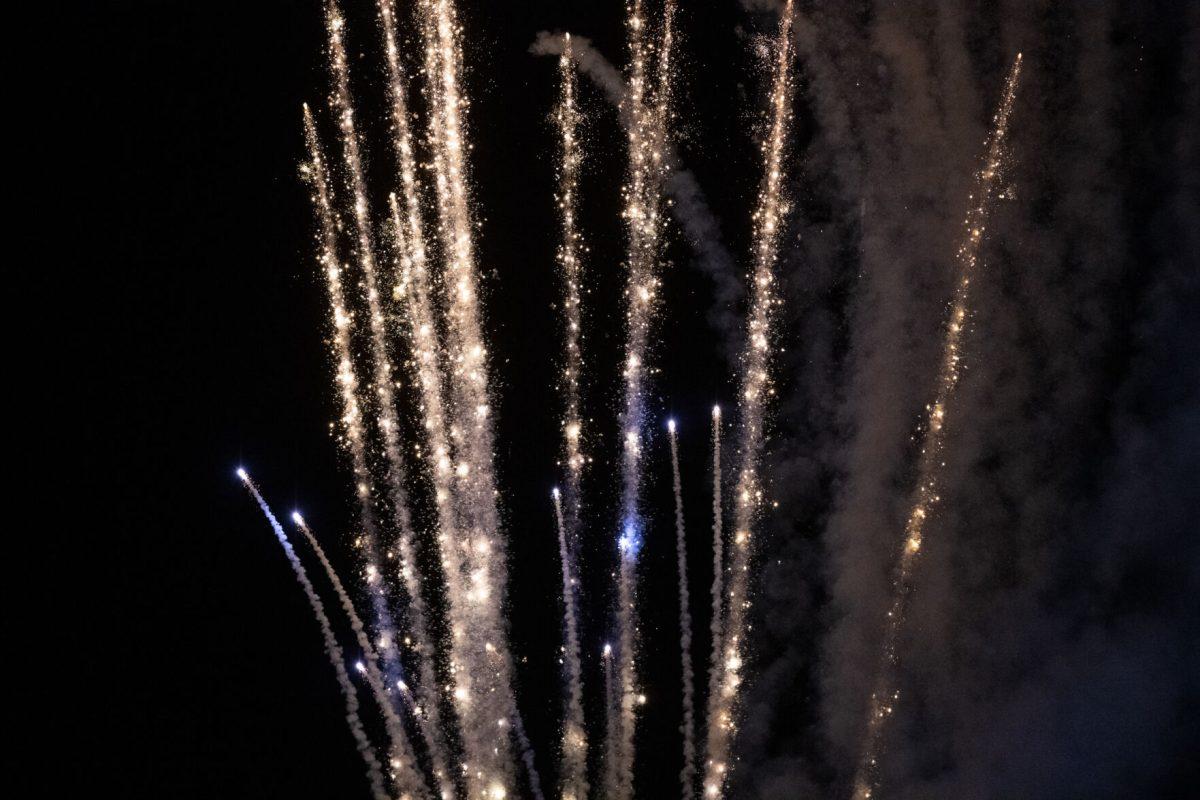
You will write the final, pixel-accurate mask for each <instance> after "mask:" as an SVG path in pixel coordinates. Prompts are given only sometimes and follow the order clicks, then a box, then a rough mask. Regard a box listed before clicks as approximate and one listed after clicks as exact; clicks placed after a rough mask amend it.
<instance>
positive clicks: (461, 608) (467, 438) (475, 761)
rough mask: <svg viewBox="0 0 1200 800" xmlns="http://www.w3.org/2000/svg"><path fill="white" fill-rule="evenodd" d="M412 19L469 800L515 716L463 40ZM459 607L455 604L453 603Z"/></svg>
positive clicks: (498, 789) (506, 760)
mask: <svg viewBox="0 0 1200 800" xmlns="http://www.w3.org/2000/svg"><path fill="white" fill-rule="evenodd" d="M416 10H417V17H418V21H419V27H420V32H421V38H422V42H423V46H424V54H425V58H424V63H425V75H426V79H427V81H426V87H425V88H426V91H427V93H428V94H427V100H428V107H429V109H430V115H429V137H428V141H429V147H430V152H431V153H432V156H433V158H432V162H433V172H434V189H435V199H436V205H437V218H438V230H439V235H440V239H441V243H442V257H443V275H444V289H445V292H444V304H443V308H442V316H443V318H444V320H445V332H446V349H447V356H446V358H445V359H444V364H445V366H446V368H447V370H448V372H449V385H450V392H449V395H450V403H449V412H450V414H449V416H450V425H449V430H450V434H451V445H452V446H453V447H454V448H455V456H456V462H457V463H455V465H454V474H455V486H454V488H455V491H454V496H455V498H456V500H457V506H458V509H459V512H460V515H461V520H460V526H459V528H458V530H456V531H455V536H456V537H457V541H455V542H453V543H452V544H453V545H454V546H457V547H458V549H459V558H460V559H461V563H462V567H463V569H464V572H465V578H466V586H465V587H464V591H463V592H462V593H461V594H460V596H459V597H458V598H454V597H451V606H452V609H451V614H452V618H453V619H452V624H451V628H452V630H451V642H450V645H451V646H450V651H451V660H452V662H453V663H452V669H453V680H454V684H455V685H454V693H453V696H454V700H455V707H456V709H457V710H458V714H459V718H460V720H461V721H462V727H463V737H462V738H463V750H464V756H465V760H466V767H465V769H464V774H465V777H466V783H467V790H468V794H469V795H470V796H471V797H476V796H481V795H484V794H485V793H490V794H491V795H492V796H498V795H500V794H501V793H504V792H511V791H512V787H513V780H514V772H515V770H514V768H513V761H512V743H511V742H510V741H509V739H508V738H507V737H500V738H499V739H497V737H496V735H495V731H496V729H497V725H498V724H503V723H504V721H505V720H509V719H511V718H513V717H514V715H515V713H516V705H515V701H514V697H513V692H512V681H511V673H512V667H511V657H510V655H509V652H508V644H507V631H506V629H505V625H504V620H503V618H502V617H501V615H500V609H501V608H502V607H503V595H504V589H505V584H506V580H507V575H506V565H505V547H504V541H503V539H502V537H501V532H500V529H499V517H498V512H497V507H496V489H495V477H494V474H493V465H492V458H493V455H492V451H493V438H494V437H493V432H492V423H491V418H490V410H491V401H490V395H489V388H488V387H489V384H488V363H487V350H486V348H485V346H484V340H483V336H482V327H481V323H480V310H479V304H478V296H479V276H478V270H477V267H476V264H475V255H474V243H473V236H474V231H473V219H472V212H471V208H470V197H469V190H468V182H467V175H466V169H467V166H466V158H465V151H466V150H467V143H466V140H465V133H464V131H465V121H464V115H465V113H466V110H467V104H466V99H465V97H464V96H463V95H462V93H461V89H460V83H461V73H462V54H461V41H460V39H461V35H462V34H461V31H460V30H459V28H458V23H457V20H456V14H455V10H454V6H453V4H452V3H451V2H449V0H421V1H420V2H419V3H418V4H417V9H416ZM456 599H457V603H456Z"/></svg>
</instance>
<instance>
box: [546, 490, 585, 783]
mask: <svg viewBox="0 0 1200 800" xmlns="http://www.w3.org/2000/svg"><path fill="white" fill-rule="evenodd" d="M553 500H554V518H555V522H556V524H557V527H558V556H559V561H560V563H561V565H562V581H563V629H564V634H565V638H566V641H565V642H564V643H563V662H564V665H565V666H566V672H567V697H566V703H565V706H566V711H565V713H564V715H563V716H564V719H563V730H562V742H561V745H560V749H561V755H562V764H561V772H562V792H561V795H560V796H561V798H562V800H583V798H586V797H587V793H588V781H587V729H586V727H585V725H584V719H583V664H582V662H581V661H580V658H579V619H578V613H577V611H576V608H575V593H576V590H577V583H578V581H577V579H576V578H575V568H574V559H572V558H571V550H570V548H569V546H568V544H567V528H566V522H565V520H564V517H563V508H562V494H561V492H559V490H558V489H557V488H555V489H554V492H553Z"/></svg>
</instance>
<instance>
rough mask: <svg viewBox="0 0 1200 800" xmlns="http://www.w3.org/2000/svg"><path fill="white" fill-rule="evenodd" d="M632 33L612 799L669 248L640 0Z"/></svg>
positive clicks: (665, 68)
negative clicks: (650, 352)
mask: <svg viewBox="0 0 1200 800" xmlns="http://www.w3.org/2000/svg"><path fill="white" fill-rule="evenodd" d="M626 10H627V13H628V16H627V18H626V29H627V32H628V37H629V55H630V65H629V77H628V81H627V83H628V85H629V92H628V94H627V96H626V103H627V109H628V114H629V119H630V125H629V126H628V135H627V141H628V148H629V168H628V169H629V173H628V178H627V182H626V185H625V189H624V195H625V208H624V211H623V216H624V219H625V227H626V235H627V238H628V251H627V255H626V261H627V264H626V266H627V269H628V279H627V283H626V289H625V303H626V312H625V326H626V340H625V363H624V369H623V378H624V403H623V411H622V413H621V417H620V422H621V430H622V432H623V436H624V450H623V454H622V462H621V492H620V495H621V499H620V519H619V521H618V527H619V533H618V540H617V545H618V553H619V559H620V567H619V570H618V576H617V613H616V618H617V647H616V657H617V660H618V665H617V670H616V671H617V684H618V691H619V697H618V704H619V716H618V719H617V724H616V725H615V726H614V728H615V737H612V738H610V739H609V742H608V745H607V758H608V759H609V761H610V762H611V763H612V764H614V765H615V769H614V770H612V774H613V775H614V777H615V783H614V784H612V785H609V786H607V787H606V794H607V796H609V797H612V798H627V797H630V796H631V795H632V792H633V783H632V775H633V763H634V750H633V738H634V729H635V725H636V712H637V705H638V704H637V697H638V696H639V693H638V691H637V665H636V653H635V648H636V646H637V645H636V640H637V631H636V622H635V608H634V607H635V595H636V579H637V557H638V553H639V551H640V550H641V543H642V537H643V530H642V529H643V526H644V523H643V521H642V519H641V510H640V494H641V457H642V449H643V441H642V440H643V438H644V436H645V430H644V428H645V419H644V418H645V411H646V409H645V404H646V397H645V392H646V381H645V376H646V373H647V364H646V353H647V344H648V342H649V338H650V333H651V330H652V328H653V323H654V318H655V315H656V311H657V308H658V296H659V290H660V285H661V279H660V278H659V276H658V261H659V257H660V251H661V247H662V236H661V233H662V227H663V215H662V213H661V211H662V206H663V194H662V192H663V186H662V180H663V173H662V163H663V162H662V144H663V142H665V141H666V139H667V132H666V125H667V117H668V115H669V109H668V108H667V107H666V106H657V105H656V104H655V101H656V98H655V97H654V92H653V91H652V89H651V87H650V86H649V75H648V70H649V63H648V62H649V59H650V56H651V50H652V43H651V41H650V37H649V35H648V32H647V27H648V26H647V21H646V14H645V11H644V9H643V7H642V3H641V0H633V1H632V2H631V3H629V4H628V5H627V6H626ZM673 20H674V3H673V2H671V1H670V0H668V2H667V3H666V6H665V9H664V13H663V20H662V31H661V36H662V40H661V44H660V47H661V51H660V59H659V63H658V70H659V71H658V77H659V78H660V79H661V80H662V81H665V82H666V84H669V79H670V61H669V53H670V42H671V38H672V33H671V26H672V24H673ZM657 93H658V94H659V95H660V96H661V98H662V99H663V100H666V99H668V98H669V90H667V89H666V86H665V85H662V86H659V87H658V88H657Z"/></svg>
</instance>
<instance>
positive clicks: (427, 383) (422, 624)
mask: <svg viewBox="0 0 1200 800" xmlns="http://www.w3.org/2000/svg"><path fill="white" fill-rule="evenodd" d="M378 5H379V17H380V30H381V31H382V34H383V52H384V63H385V64H386V72H387V81H388V99H389V100H390V102H391V118H392V137H391V138H392V149H393V152H394V155H395V160H396V167H397V171H398V176H397V177H398V183H399V187H400V190H401V196H402V197H403V198H404V206H403V211H402V210H401V208H400V204H399V202H398V201H397V199H396V195H395V194H394V193H392V194H390V195H389V197H388V201H389V208H390V211H391V215H392V229H393V232H394V236H395V249H396V255H397V262H398V263H397V267H398V269H397V275H396V276H395V278H396V279H395V281H394V284H393V288H392V296H393V299H396V300H400V301H402V302H404V306H405V308H406V309H407V310H408V312H409V313H407V314H406V315H405V319H406V320H407V321H408V322H409V332H408V333H409V336H408V339H409V342H410V345H411V350H412V353H413V356H412V357H411V358H410V360H409V363H408V367H409V371H410V373H411V374H412V375H413V379H414V383H416V384H417V385H418V386H419V387H420V392H421V398H422V409H423V410H424V412H425V425H424V428H425V434H426V442H427V444H428V445H429V451H430V452H432V453H438V452H445V451H447V450H448V448H447V446H446V442H445V419H444V416H443V415H444V412H443V411H442V408H443V401H442V396H441V385H440V382H441V378H440V364H439V362H440V359H439V358H438V356H437V339H436V333H435V332H434V328H433V314H432V312H431V309H430V308H429V287H428V282H429V274H428V256H427V250H426V242H425V231H424V224H423V222H422V219H421V201H420V186H419V184H418V182H417V177H416V176H417V167H416V155H415V152H414V147H413V137H412V130H411V126H410V125H409V113H408V81H407V79H406V77H405V74H404V70H403V67H402V65H401V61H400V48H399V43H398V36H397V21H396V13H395V6H394V3H393V2H392V0H378ZM409 286H411V296H410V297H406V296H405V295H406V291H405V290H406V288H408V287H409ZM435 387H436V388H435ZM393 444H395V445H396V446H394V447H392V445H393ZM389 448H390V449H389V463H396V462H393V461H392V455H393V454H394V455H395V457H396V459H398V458H399V453H400V448H399V446H398V443H389ZM436 472H437V470H436V466H434V467H433V474H431V476H430V477H431V482H432V483H433V484H434V491H435V496H444V495H446V494H448V493H449V487H448V486H446V485H445V484H446V483H447V481H445V480H439V479H438V477H437V474H436ZM406 508H407V506H406V504H397V509H398V510H401V509H403V510H404V511H405V518H404V520H403V521H402V522H401V523H400V524H399V525H398V527H399V529H400V532H401V535H400V540H399V547H400V551H401V552H400V555H401V566H400V571H401V576H402V578H403V580H404V585H405V587H406V589H407V591H408V594H409V596H410V598H415V600H414V601H413V608H412V610H411V618H412V627H413V629H414V632H415V634H416V639H417V643H418V650H419V651H421V659H420V662H419V672H420V678H421V682H420V684H419V687H418V694H419V697H420V701H421V705H422V707H423V708H424V709H425V713H424V714H422V715H421V716H420V721H421V730H422V733H423V735H424V738H425V740H426V742H427V744H428V747H429V755H430V760H431V762H432V766H433V772H434V775H435V776H436V777H437V780H438V782H439V790H440V792H441V795H442V796H443V797H447V798H448V797H453V796H454V795H455V794H456V792H455V789H454V785H453V782H452V780H451V777H450V774H449V770H448V765H449V756H448V754H447V752H446V743H445V739H444V735H443V733H442V721H441V703H440V702H439V701H438V697H437V695H436V693H435V692H434V690H433V687H435V686H436V685H437V678H436V676H435V675H434V669H433V653H432V642H431V640H430V638H429V634H428V623H427V617H428V615H427V612H426V607H425V602H424V598H423V596H422V594H421V584H420V577H419V575H420V573H419V572H418V570H417V568H416V564H415V560H414V559H415V554H414V552H413V548H412V537H411V533H410V532H411V523H410V522H409V521H408V519H407V510H406ZM448 509H449V506H448V505H447V506H446V511H445V512H443V509H442V508H441V507H440V506H439V512H442V513H440V516H439V524H440V529H441V530H442V531H443V532H446V531H453V530H454V529H455V525H454V523H453V522H452V521H451V519H449V518H448ZM439 556H440V557H441V562H442V567H443V570H444V572H445V573H446V574H447V575H448V577H447V582H448V583H453V584H454V589H453V592H454V595H457V594H458V593H459V592H458V585H457V575H455V574H452V573H453V572H454V571H455V570H456V567H457V564H456V561H457V560H456V559H454V558H452V557H449V556H448V555H443V554H442V553H441V549H439Z"/></svg>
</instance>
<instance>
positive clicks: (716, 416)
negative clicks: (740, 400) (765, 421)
mask: <svg viewBox="0 0 1200 800" xmlns="http://www.w3.org/2000/svg"><path fill="white" fill-rule="evenodd" d="M712 455H713V463H712V478H713V482H712V514H713V528H712V532H713V582H712V619H711V620H710V622H709V631H710V632H711V634H712V656H711V660H710V662H709V665H708V716H707V719H715V718H716V716H717V689H718V687H719V686H720V681H721V670H720V669H719V668H718V665H719V664H720V663H721V622H722V620H723V619H724V618H725V612H724V611H723V605H724V600H725V529H724V520H723V519H722V508H721V407H720V406H713V410H712Z"/></svg>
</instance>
